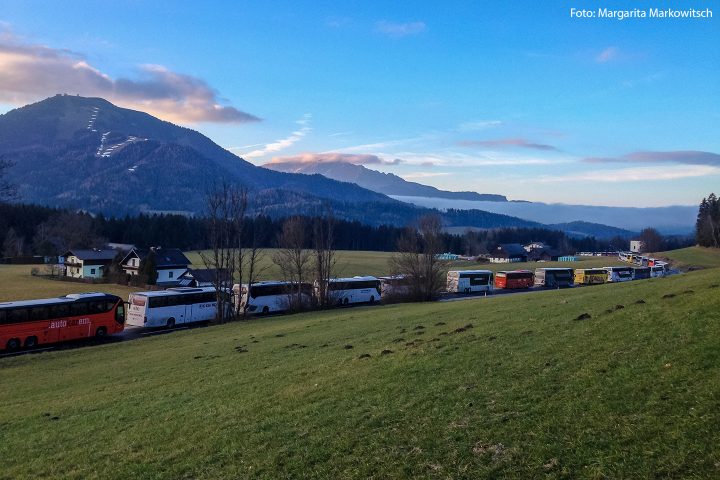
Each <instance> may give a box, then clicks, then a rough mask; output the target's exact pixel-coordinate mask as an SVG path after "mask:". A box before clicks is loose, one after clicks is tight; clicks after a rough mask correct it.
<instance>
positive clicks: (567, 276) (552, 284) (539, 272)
mask: <svg viewBox="0 0 720 480" xmlns="http://www.w3.org/2000/svg"><path fill="white" fill-rule="evenodd" d="M573 285H574V272H573V269H572V268H536V269H535V286H536V287H545V288H566V287H572V286H573Z"/></svg>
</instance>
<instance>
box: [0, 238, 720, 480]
mask: <svg viewBox="0 0 720 480" xmlns="http://www.w3.org/2000/svg"><path fill="white" fill-rule="evenodd" d="M687 254H688V252H685V255H687ZM694 255H699V254H697V253H696V254H694ZM703 255H708V256H709V257H708V258H711V259H712V261H714V260H715V259H718V258H720V254H718V252H704V253H703ZM718 312H720V269H717V268H707V269H704V270H700V271H693V272H690V273H686V274H681V275H675V276H671V277H667V278H660V279H651V280H644V281H638V282H630V283H625V284H616V285H600V286H595V287H583V288H576V289H569V290H560V291H545V292H540V293H536V294H532V295H513V296H497V297H488V298H478V299H474V300H468V301H464V302H451V303H423V304H399V305H389V306H378V307H361V308H348V309H340V310H331V311H323V312H310V313H305V314H299V315H291V316H285V317H271V318H262V319H254V320H250V321H245V322H237V323H230V324H225V325H218V326H213V327H209V328H201V329H193V330H188V331H179V332H175V333H172V334H170V335H161V336H154V337H147V338H143V339H139V340H135V341H131V342H124V343H115V344H106V345H101V346H93V347H87V348H81V349H75V350H65V351H57V352H47V353H42V354H36V355H24V356H19V357H12V358H4V359H0V379H2V384H3V388H2V389H1V390H0V404H2V405H3V408H2V409H0V432H1V433H2V439H3V440H2V442H0V458H2V459H3V461H2V467H3V468H2V469H0V478H77V479H80V478H83V479H84V478H157V479H164V478H168V479H177V478H268V479H275V478H467V479H477V478H522V479H525V478H537V477H543V478H598V479H599V478H713V477H717V476H718V474H719V473H720V463H719V462H720V389H718V388H717V379H718V378H720V348H718V342H719V341H720V313H718Z"/></svg>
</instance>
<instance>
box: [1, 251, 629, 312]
mask: <svg viewBox="0 0 720 480" xmlns="http://www.w3.org/2000/svg"><path fill="white" fill-rule="evenodd" d="M273 252H274V250H273V249H263V250H262V251H261V255H260V257H259V262H258V267H257V268H258V279H259V280H280V279H282V274H281V272H280V268H279V267H278V266H277V265H276V264H275V263H273V261H272V255H273ZM186 256H187V257H188V259H189V260H190V261H191V262H192V264H193V266H194V267H195V268H205V266H204V265H203V261H202V258H201V256H200V254H199V252H197V251H193V252H187V253H186ZM391 257H392V253H390V252H363V251H345V250H340V251H338V252H337V263H336V268H335V276H338V277H340V276H348V277H351V276H354V275H375V276H381V275H389V274H390V267H389V263H388V262H389V261H390V258H391ZM616 264H618V261H617V259H616V258H602V257H579V261H578V262H563V263H561V262H546V263H535V262H528V263H512V264H497V263H476V262H469V261H462V260H460V261H452V262H447V264H446V268H447V269H448V270H452V269H457V270H468V269H483V270H493V271H498V270H508V269H520V268H528V269H531V270H534V269H535V268H539V267H556V266H566V267H570V268H589V267H599V266H603V265H616ZM33 268H38V269H39V270H40V271H41V272H42V271H43V268H44V267H43V266H42V265H0V302H1V301H10V300H26V299H32V298H46V297H56V296H60V295H67V294H68V293H80V292H89V291H102V292H107V293H113V294H115V295H119V296H120V297H122V298H127V297H128V294H129V293H130V292H133V291H137V290H139V289H138V288H134V287H129V286H122V285H116V284H112V283H97V284H87V283H79V282H65V281H60V280H52V279H48V278H46V277H43V276H33V275H31V274H30V271H31V270H32V269H33Z"/></svg>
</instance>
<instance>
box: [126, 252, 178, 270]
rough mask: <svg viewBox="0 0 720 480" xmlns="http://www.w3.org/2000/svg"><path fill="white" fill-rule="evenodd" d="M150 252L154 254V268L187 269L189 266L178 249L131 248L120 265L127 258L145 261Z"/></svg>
mask: <svg viewBox="0 0 720 480" xmlns="http://www.w3.org/2000/svg"><path fill="white" fill-rule="evenodd" d="M150 252H154V253H155V265H156V268H162V267H187V266H188V265H190V260H188V258H187V257H186V256H185V254H184V253H183V252H182V250H180V249H179V248H155V249H149V248H133V249H132V250H131V251H130V253H128V254H127V255H125V258H123V260H122V263H123V264H124V263H126V261H127V259H128V258H129V257H133V256H135V257H138V258H139V259H140V260H141V261H142V260H145V259H146V258H147V256H148V255H149V254H150Z"/></svg>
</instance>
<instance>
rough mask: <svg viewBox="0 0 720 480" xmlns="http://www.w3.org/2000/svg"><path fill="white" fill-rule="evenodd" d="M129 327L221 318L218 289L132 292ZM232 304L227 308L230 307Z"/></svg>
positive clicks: (166, 324) (181, 288)
mask: <svg viewBox="0 0 720 480" xmlns="http://www.w3.org/2000/svg"><path fill="white" fill-rule="evenodd" d="M128 302H129V303H130V307H129V308H128V320H127V324H128V325H132V326H135V327H168V328H172V327H174V326H175V325H182V324H187V323H195V322H208V321H210V320H213V319H215V318H216V317H217V309H218V304H217V294H216V290H215V287H199V288H191V287H177V288H169V289H167V290H159V291H152V292H135V293H131V294H130V296H129V298H128ZM228 304H229V302H227V304H225V305H223V307H224V308H227V307H228Z"/></svg>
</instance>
